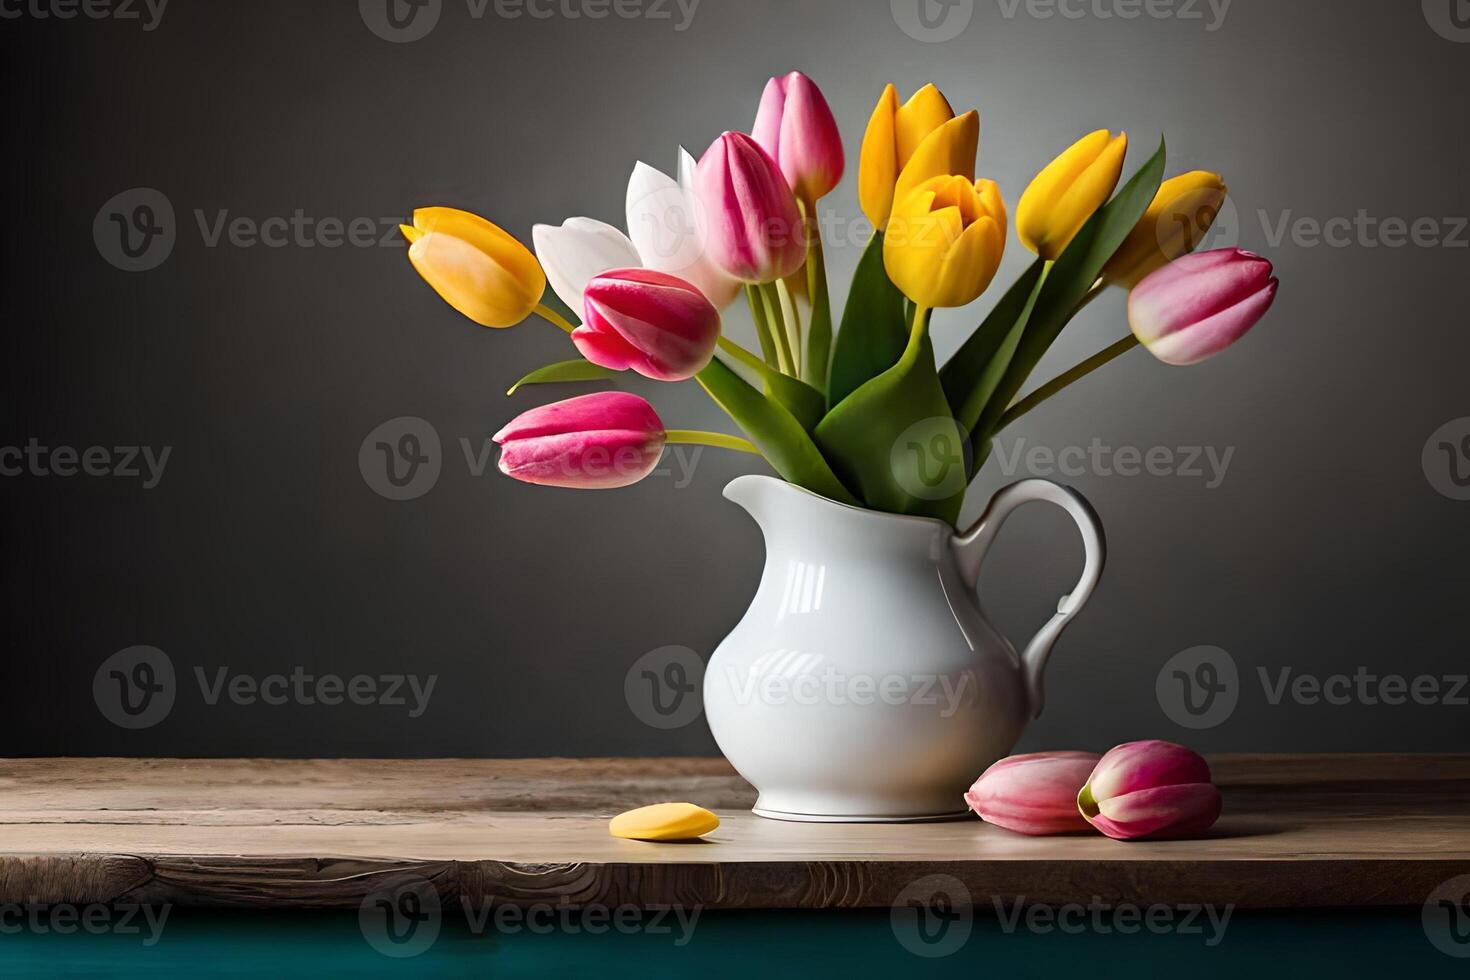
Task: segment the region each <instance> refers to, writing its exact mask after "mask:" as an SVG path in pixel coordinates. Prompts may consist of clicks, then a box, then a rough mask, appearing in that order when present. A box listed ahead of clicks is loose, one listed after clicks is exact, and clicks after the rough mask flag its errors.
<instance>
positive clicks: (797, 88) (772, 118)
mask: <svg viewBox="0 0 1470 980" xmlns="http://www.w3.org/2000/svg"><path fill="white" fill-rule="evenodd" d="M751 136H752V137H754V139H755V141H756V142H757V143H759V144H760V145H761V147H762V148H763V149H764V150H765V151H766V152H767V153H769V154H770V155H771V159H773V160H775V161H776V163H777V164H779V165H780V167H781V172H782V173H784V174H785V175H786V182H787V183H788V184H790V185H791V189H792V190H793V191H795V192H796V196H797V197H798V198H800V199H801V200H803V201H808V202H810V201H815V200H816V199H817V198H819V197H823V196H825V195H827V194H829V193H831V191H832V189H833V188H834V187H836V186H837V182H838V181H840V180H841V179H842V169H843V160H842V133H841V132H839V131H838V129H837V120H835V119H833V118H832V110H831V109H830V108H829V107H828V105H827V100H826V99H825V98H823V97H822V90H821V89H819V88H817V85H816V83H815V82H813V81H812V80H811V79H810V78H807V77H806V76H805V75H803V74H802V73H801V72H799V71H794V72H792V73H791V74H789V75H784V76H780V77H777V78H773V79H771V80H770V81H769V82H767V83H766V91H765V93H764V94H763V95H762V96H761V107H760V111H759V112H757V113H756V117H755V128H754V129H753V130H751Z"/></svg>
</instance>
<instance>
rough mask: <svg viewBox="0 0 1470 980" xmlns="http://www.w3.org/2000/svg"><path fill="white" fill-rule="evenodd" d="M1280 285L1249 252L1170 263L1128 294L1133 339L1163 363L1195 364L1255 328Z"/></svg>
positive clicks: (1198, 254) (1267, 267)
mask: <svg viewBox="0 0 1470 980" xmlns="http://www.w3.org/2000/svg"><path fill="white" fill-rule="evenodd" d="M1280 284H1281V283H1280V281H1279V280H1277V279H1274V278H1272V275H1271V263H1270V262H1268V261H1266V260H1265V259H1263V258H1261V257H1260V256H1259V255H1256V254H1254V253H1252V252H1247V251H1244V250H1243V249H1238V248H1222V249H1216V250H1215V251H1213V252H1196V253H1195V254H1193V255H1186V256H1184V257H1183V258H1180V259H1175V260H1174V261H1173V262H1170V263H1169V264H1168V265H1166V266H1164V267H1163V268H1162V269H1159V270H1158V271H1156V272H1154V273H1151V274H1150V275H1148V276H1147V277H1145V278H1144V280H1143V281H1142V282H1140V283H1139V284H1138V285H1137V286H1135V287H1133V292H1131V293H1130V294H1129V295H1128V322H1129V323H1130V324H1132V326H1133V334H1134V336H1136V337H1137V338H1138V339H1139V341H1140V342H1142V344H1143V345H1144V346H1145V347H1147V348H1148V349H1149V351H1150V352H1151V353H1152V354H1153V355H1154V356H1155V357H1157V358H1158V359H1159V360H1161V361H1163V362H1164V363H1165V364H1178V365H1185V364H1197V363H1199V362H1200V361H1203V360H1204V359H1205V358H1207V357H1211V356H1213V355H1215V354H1218V353H1220V352H1221V351H1222V350H1224V349H1225V348H1227V347H1229V346H1230V345H1231V344H1233V343H1235V342H1236V341H1237V340H1239V339H1240V338H1241V337H1243V336H1245V333H1246V331H1248V330H1250V328H1251V327H1254V326H1255V325H1256V323H1258V322H1259V321H1260V319H1261V317H1263V316H1265V315H1266V311H1267V310H1269V309H1270V308H1271V304H1272V302H1274V301H1275V299H1276V288H1277V287H1278V286H1279V285H1280Z"/></svg>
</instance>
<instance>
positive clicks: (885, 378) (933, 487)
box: [816, 327, 969, 524]
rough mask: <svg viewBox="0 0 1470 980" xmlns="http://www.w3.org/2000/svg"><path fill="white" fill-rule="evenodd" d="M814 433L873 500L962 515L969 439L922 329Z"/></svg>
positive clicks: (926, 513) (898, 509) (885, 507)
mask: <svg viewBox="0 0 1470 980" xmlns="http://www.w3.org/2000/svg"><path fill="white" fill-rule="evenodd" d="M816 437H817V445H818V446H819V447H820V448H821V450H822V452H823V453H824V454H825V455H826V457H827V459H829V460H830V461H831V462H832V467H833V469H835V470H836V471H837V474H838V476H839V477H841V478H842V480H843V481H844V482H845V483H846V484H847V485H848V486H851V487H854V488H856V489H857V491H858V493H859V495H860V496H861V497H862V499H863V502H864V503H865V504H866V505H867V506H869V507H872V508H874V509H875V510H882V511H887V512H889V513H893V514H911V515H915V516H919V517H937V518H939V519H940V520H943V521H948V522H949V523H951V524H953V523H955V522H956V521H957V520H959V516H960V505H961V504H962V503H963V502H964V497H965V488H966V486H967V485H968V483H969V478H968V473H966V471H965V467H964V454H963V447H964V439H963V435H962V433H961V432H960V429H959V426H958V425H957V424H956V423H955V421H954V417H953V416H952V415H951V414H950V410H949V402H948V400H946V399H945V397H944V386H943V385H942V384H940V381H939V372H938V371H937V370H936V369H935V365H934V346H933V344H932V343H931V342H930V340H929V336H928V332H927V331H926V330H925V329H923V328H922V327H919V328H916V329H915V330H914V331H913V332H912V335H911V336H910V338H909V342H908V344H907V346H906V347H905V348H904V350H903V352H902V354H901V355H900V357H899V359H898V363H896V364H894V365H893V366H892V367H891V368H889V369H888V370H886V371H884V372H883V373H881V374H879V375H878V376H877V377H875V378H873V379H871V380H870V381H868V382H866V383H864V384H863V385H862V386H861V387H859V388H858V389H857V390H856V391H854V392H853V393H852V394H851V395H849V396H848V397H847V398H846V399H844V400H843V401H842V403H841V404H839V405H838V406H837V407H836V408H834V409H832V411H831V412H829V413H828V414H827V417H826V418H824V419H823V420H822V423H821V424H820V425H818V426H817V432H816Z"/></svg>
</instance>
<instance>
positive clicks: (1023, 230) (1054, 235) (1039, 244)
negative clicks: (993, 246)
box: [1016, 129, 1128, 261]
mask: <svg viewBox="0 0 1470 980" xmlns="http://www.w3.org/2000/svg"><path fill="white" fill-rule="evenodd" d="M1127 152H1128V135H1127V134H1126V133H1119V134H1118V135H1117V136H1112V137H1110V136H1109V135H1108V131H1107V130H1106V129H1099V130H1098V131H1097V132H1095V133H1089V134H1088V135H1086V136H1084V137H1082V138H1081V139H1080V140H1078V141H1077V142H1076V143H1073V144H1072V146H1071V147H1070V148H1069V149H1068V150H1067V151H1066V152H1065V153H1063V154H1062V155H1061V156H1059V157H1057V158H1056V159H1055V160H1053V161H1052V162H1051V163H1049V164H1047V165H1046V168H1045V169H1044V170H1042V171H1041V173H1039V174H1037V175H1036V178H1035V179H1034V180H1032V181H1031V185H1030V186H1029V187H1027V188H1026V193H1024V194H1022V195H1021V201H1020V203H1019V204H1017V205H1016V234H1017V235H1019V236H1020V238H1021V243H1022V244H1023V245H1025V246H1026V247H1027V248H1029V249H1030V250H1031V251H1033V252H1035V253H1036V254H1037V255H1040V256H1041V257H1042V258H1044V259H1047V260H1049V261H1054V260H1055V259H1056V258H1057V257H1058V256H1060V255H1061V254H1062V252H1064V251H1065V250H1066V248H1067V246H1068V245H1069V244H1071V242H1072V239H1073V238H1075V237H1076V236H1077V233H1078V232H1079V231H1081V230H1082V226H1083V225H1085V224H1086V223H1087V219H1088V218H1090V217H1092V214H1093V212H1094V211H1096V210H1097V209H1098V208H1100V207H1102V206H1103V204H1105V203H1106V202H1107V200H1108V198H1109V197H1111V196H1112V193H1113V188H1115V187H1117V186H1118V177H1119V175H1120V174H1122V172H1123V157H1124V156H1125V155H1126V154H1127Z"/></svg>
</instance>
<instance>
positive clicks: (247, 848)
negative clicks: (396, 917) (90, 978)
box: [0, 755, 1470, 909]
mask: <svg viewBox="0 0 1470 980" xmlns="http://www.w3.org/2000/svg"><path fill="white" fill-rule="evenodd" d="M1211 763H1212V765H1213V767H1214V772H1215V774H1216V778H1217V781H1218V782H1219V784H1220V785H1221V788H1222V790H1223V791H1224V796H1225V815H1224V817H1223V818H1222V819H1221V820H1220V823H1219V824H1218V825H1217V826H1216V828H1215V830H1214V831H1213V832H1212V833H1211V834H1210V836H1209V837H1208V838H1207V839H1204V840H1199V841H1181V842H1161V843H1149V844H1122V843H1118V842H1115V841H1111V840H1107V839H1105V838H1102V837H1100V836H1085V837H1083V836H1079V837H1067V838H1027V837H1021V836H1017V835H1014V834H1011V833H1008V832H1006V831H1003V830H1000V829H998V828H995V827H991V826H988V825H986V824H984V823H982V822H980V821H979V820H965V821H957V822H951V823H940V824H911V825H841V824H835V825H834V824H796V823H783V822H778V821H773V820H765V819H762V818H759V817H755V816H753V815H752V814H750V813H749V812H748V808H749V806H750V805H751V803H752V802H753V801H754V792H753V791H752V790H751V788H750V787H749V786H748V785H747V784H746V783H745V782H744V781H743V780H741V779H740V778H739V777H738V776H737V775H735V773H734V772H733V771H732V770H731V769H730V767H729V766H728V765H727V764H726V763H725V762H724V761H723V760H720V759H581V760H568V759H537V760H462V759H455V760H445V759H436V760H422V761H409V760H402V761H377V760H330V761H327V760H315V761H289V760H261V759H251V760H237V759H222V760H179V759H156V760H142V759H23V760H11V761H5V762H0V902H4V903H35V902H43V903H61V902H65V903H89V902H111V901H118V902H136V903H172V904H179V905H214V906H233V907H277V908H283V907H284V908H356V907H358V906H359V904H360V903H362V902H363V900H364V898H365V897H366V896H369V895H371V894H373V893H374V892H376V891H379V890H381V889H384V888H393V887H399V886H400V885H401V883H403V882H411V881H414V880H427V881H429V882H432V883H433V885H434V887H435V888H436V889H437V891H438V893H439V895H440V896H441V897H443V898H444V899H446V900H455V899H458V900H461V901H465V902H483V901H485V900H487V899H489V900H495V901H503V902H510V903H516V904H521V905H526V904H531V903H545V902H558V903H571V904H574V905H592V904H603V905H609V906H615V905H624V904H627V903H633V904H637V905H640V906H644V907H648V906H658V905H670V904H674V903H680V904H682V905H685V906H698V907H702V908H707V909H737V908H738V909H752V908H766V909H798V908H800V909H811V908H855V907H884V906H888V905H890V904H891V903H893V902H894V901H895V899H896V898H897V897H898V896H899V895H900V894H901V893H903V891H904V889H905V888H907V887H908V886H910V885H911V884H912V883H913V882H915V881H916V880H918V879H921V878H924V877H925V876H929V875H936V874H938V875H948V876H952V877H953V878H954V879H958V880H959V881H960V882H962V883H963V885H964V887H965V889H967V890H968V892H969V893H970V896H971V898H972V899H973V901H974V902H975V904H977V905H978V904H981V903H984V904H989V903H990V902H991V901H992V900H995V901H1024V902H1027V903H1038V904H1065V903H1071V902H1083V903H1085V902H1089V901H1093V900H1096V899H1101V900H1102V901H1105V902H1108V901H1111V902H1124V901H1126V902H1134V903H1139V904H1144V903H1159V904H1170V905H1177V904H1183V903H1215V904H1222V905H1223V904H1232V905H1234V906H1237V907H1240V908H1311V907H1338V908H1342V907H1350V906H1410V905H1419V904H1421V903H1422V902H1424V900H1425V897H1426V896H1427V895H1428V894H1429V893H1430V892H1431V891H1432V890H1434V889H1435V888H1436V886H1438V885H1439V884H1441V883H1442V882H1445V881H1446V880H1448V879H1450V878H1453V877H1455V876H1458V875H1463V874H1467V873H1470V756H1465V755H1460V756H1387V755H1356V756H1300V755H1298V756H1220V757H1216V758H1214V759H1212V760H1211ZM666 800H688V801H690V802H694V803H699V804H701V805H703V806H706V807H708V808H710V809H712V810H714V811H715V812H716V813H718V814H719V815H720V818H721V821H722V823H721V826H720V828H719V829H718V830H717V831H715V832H714V833H713V834H711V835H710V836H709V837H708V839H707V840H706V841H704V842H702V843H688V844H646V843H639V842H634V841H625V840H617V839H614V838H612V837H609V836H608V833H607V820H608V818H609V817H611V816H612V815H613V814H615V813H618V812H619V811H622V810H624V809H629V808H632V807H634V806H640V805H642V804H645V803H653V802H659V801H666Z"/></svg>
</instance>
